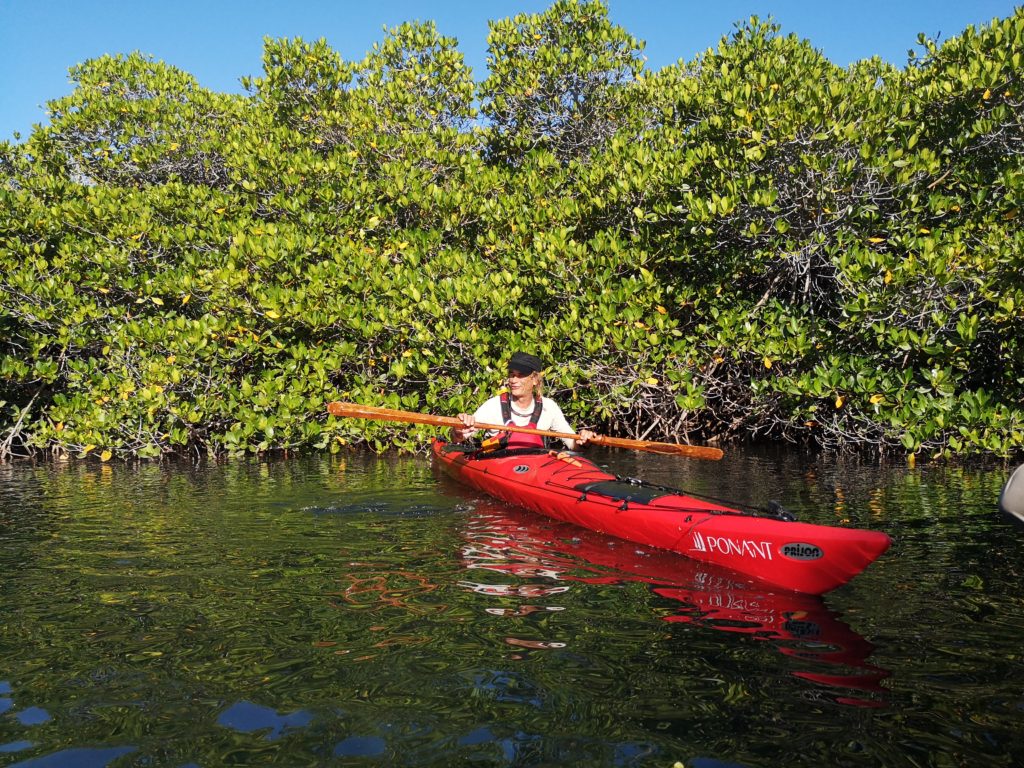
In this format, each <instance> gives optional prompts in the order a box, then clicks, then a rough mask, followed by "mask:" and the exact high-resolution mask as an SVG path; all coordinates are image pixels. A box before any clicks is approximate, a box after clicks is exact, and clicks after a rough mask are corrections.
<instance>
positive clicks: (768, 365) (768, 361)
mask: <svg viewBox="0 0 1024 768" xmlns="http://www.w3.org/2000/svg"><path fill="white" fill-rule="evenodd" d="M764 367H765V368H769V369H770V368H771V367H772V359H771V358H770V357H766V358H765V359H764Z"/></svg>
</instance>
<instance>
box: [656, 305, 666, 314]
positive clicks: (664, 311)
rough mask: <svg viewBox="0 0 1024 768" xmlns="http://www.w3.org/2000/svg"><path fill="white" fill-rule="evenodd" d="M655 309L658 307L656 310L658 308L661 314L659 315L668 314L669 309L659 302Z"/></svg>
mask: <svg viewBox="0 0 1024 768" xmlns="http://www.w3.org/2000/svg"><path fill="white" fill-rule="evenodd" d="M655 309H656V310H658V314H659V315H667V314H668V310H667V309H665V308H664V307H663V306H661V305H660V304H659V305H658V306H656V307H655Z"/></svg>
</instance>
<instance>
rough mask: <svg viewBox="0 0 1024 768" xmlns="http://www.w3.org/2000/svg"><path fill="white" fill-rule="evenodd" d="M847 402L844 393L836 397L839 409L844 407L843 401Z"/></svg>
mask: <svg viewBox="0 0 1024 768" xmlns="http://www.w3.org/2000/svg"><path fill="white" fill-rule="evenodd" d="M845 402H846V398H845V397H843V396H842V395H840V396H839V397H837V398H836V409H837V410H838V409H839V408H842V407H843V403H845Z"/></svg>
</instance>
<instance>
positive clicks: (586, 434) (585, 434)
mask: <svg viewBox="0 0 1024 768" xmlns="http://www.w3.org/2000/svg"><path fill="white" fill-rule="evenodd" d="M595 437H597V433H596V432H593V431H591V430H589V429H581V430H580V434H579V439H578V440H577V441H576V445H577V447H579V448H582V447H583V446H584V445H586V444H587V443H589V442H590V441H591V440H593V439H594V438H595Z"/></svg>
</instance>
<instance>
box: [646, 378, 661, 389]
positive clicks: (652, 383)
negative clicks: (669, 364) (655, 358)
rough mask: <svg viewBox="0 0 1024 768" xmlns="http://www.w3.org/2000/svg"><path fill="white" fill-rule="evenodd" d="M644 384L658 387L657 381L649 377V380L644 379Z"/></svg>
mask: <svg viewBox="0 0 1024 768" xmlns="http://www.w3.org/2000/svg"><path fill="white" fill-rule="evenodd" d="M644 384H647V385H648V386H651V387H656V386H658V380H657V379H656V378H654V377H653V376H651V377H650V378H649V379H645V380H644Z"/></svg>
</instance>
